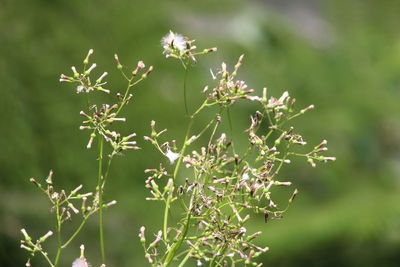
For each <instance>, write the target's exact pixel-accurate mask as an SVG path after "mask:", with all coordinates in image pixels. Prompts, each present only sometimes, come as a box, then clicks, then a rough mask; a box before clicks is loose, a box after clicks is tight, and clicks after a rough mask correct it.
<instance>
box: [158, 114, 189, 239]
mask: <svg viewBox="0 0 400 267" xmlns="http://www.w3.org/2000/svg"><path fill="white" fill-rule="evenodd" d="M192 125H193V116H192V117H191V119H190V121H189V125H188V128H187V130H186V135H185V139H184V142H183V145H182V148H181V150H180V152H179V154H180V157H179V158H178V161H177V163H176V165H175V169H174V174H173V179H174V181H175V180H176V176H177V174H178V170H179V167H180V165H181V162H182V156H183V154H184V153H185V150H186V147H187V140H188V139H189V135H190V131H191V129H192ZM171 199H172V195H171V194H169V195H168V197H167V201H166V202H165V209H164V224H163V237H164V239H165V240H168V236H167V228H168V211H169V206H170V203H171Z"/></svg>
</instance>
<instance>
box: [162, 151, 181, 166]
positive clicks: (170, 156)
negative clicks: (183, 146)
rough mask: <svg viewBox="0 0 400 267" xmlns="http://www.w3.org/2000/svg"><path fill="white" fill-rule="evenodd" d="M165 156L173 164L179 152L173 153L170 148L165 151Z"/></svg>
mask: <svg viewBox="0 0 400 267" xmlns="http://www.w3.org/2000/svg"><path fill="white" fill-rule="evenodd" d="M165 156H166V157H167V158H168V159H169V162H170V163H171V164H174V162H175V160H177V159H178V158H179V157H180V154H179V153H175V152H173V151H171V150H170V149H168V150H167V153H165Z"/></svg>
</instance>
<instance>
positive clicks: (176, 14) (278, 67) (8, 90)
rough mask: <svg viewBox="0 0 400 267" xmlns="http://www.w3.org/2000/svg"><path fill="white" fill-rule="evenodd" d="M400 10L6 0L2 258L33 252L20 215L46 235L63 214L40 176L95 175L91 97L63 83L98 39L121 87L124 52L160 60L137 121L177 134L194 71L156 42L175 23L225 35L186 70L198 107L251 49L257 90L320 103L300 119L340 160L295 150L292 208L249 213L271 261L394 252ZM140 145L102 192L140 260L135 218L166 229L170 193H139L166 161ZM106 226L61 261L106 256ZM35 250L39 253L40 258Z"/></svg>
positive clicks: (397, 238) (246, 110)
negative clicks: (268, 216) (214, 79)
mask: <svg viewBox="0 0 400 267" xmlns="http://www.w3.org/2000/svg"><path fill="white" fill-rule="evenodd" d="M288 2H289V1H288ZM290 2H292V1H290ZM294 3H296V4H294ZM302 12H303V13H302ZM399 12H400V3H399V2H398V1H396V0H382V1H379V2H377V1H372V0H369V1H361V0H359V1H357V0H352V1H346V0H339V1H335V0H331V1H320V2H317V1H305V0H304V1H293V3H292V4H290V3H286V4H282V3H281V4H279V1H238V0H219V1H211V0H206V1H183V0H181V1H174V2H172V1H156V0H148V1H128V0H125V1H122V0H120V1H105V0H98V1H90V0H83V1H82V0H80V1H78V0H70V1H60V0H59V1H46V0H34V1H32V0H29V1H28V0H19V1H12V0H0V32H1V35H0V47H1V49H0V87H1V95H0V119H1V122H2V124H1V134H0V177H1V180H0V229H1V230H0V266H22V265H23V263H24V261H25V253H24V252H23V251H21V250H20V249H19V240H20V238H21V236H20V233H19V229H20V228H22V227H27V228H28V229H30V230H29V231H30V232H32V233H37V235H40V234H44V233H45V232H46V231H47V230H48V229H49V228H50V227H52V224H53V222H52V221H50V220H49V218H50V216H49V212H48V211H49V210H48V208H49V206H48V204H47V203H46V202H45V200H44V198H42V196H41V195H40V194H39V192H37V191H36V190H35V188H34V186H32V185H31V184H29V182H28V178H29V177H37V178H42V177H44V176H45V175H46V174H47V173H48V170H49V169H50V168H52V169H53V170H54V172H55V176H54V180H55V182H56V184H57V185H59V186H60V187H66V188H72V187H73V186H75V185H78V184H80V183H82V184H84V185H85V186H89V187H90V186H93V185H94V184H95V182H96V178H95V177H96V161H95V157H96V156H95V153H93V152H94V151H90V150H89V151H88V150H86V149H85V148H84V147H85V145H86V142H87V136H86V133H84V132H82V131H79V130H78V126H79V122H80V117H79V111H80V109H81V107H82V105H83V102H82V101H83V100H82V99H81V98H80V97H79V96H78V95H76V93H75V91H74V89H73V88H70V87H68V86H65V85H64V84H60V83H59V82H58V78H59V74H60V73H67V72H69V68H70V66H72V65H77V66H79V64H78V63H79V62H81V60H82V59H83V57H84V56H85V54H86V52H87V51H88V49H90V48H93V49H94V50H95V54H94V59H95V61H96V62H97V64H98V72H101V71H103V70H104V71H109V72H110V80H111V81H110V84H111V85H112V87H111V89H113V88H122V87H123V86H124V83H123V80H122V79H120V77H119V74H118V72H117V71H116V69H115V65H114V61H113V54H114V53H118V54H119V55H120V58H121V61H122V62H123V63H124V64H125V65H129V64H131V65H132V66H134V65H135V62H137V61H138V60H143V61H144V62H145V63H146V64H147V65H154V66H155V71H154V72H153V73H152V75H151V77H150V78H149V79H148V80H146V81H145V82H144V83H143V84H141V85H140V86H139V87H138V88H137V89H136V91H135V94H134V102H133V103H132V104H131V105H130V106H129V107H128V110H129V114H127V116H128V117H129V118H130V120H129V121H128V123H129V124H130V123H132V124H133V128H134V129H136V132H137V133H138V136H143V135H145V134H148V133H149V122H150V120H152V119H155V120H156V121H157V122H158V125H160V126H159V127H160V128H162V127H165V128H168V130H169V134H170V136H171V138H176V139H177V140H179V138H181V137H182V135H183V131H184V130H183V128H184V127H185V123H186V120H185V117H184V115H183V114H184V112H183V103H182V96H181V87H182V85H181V84H182V78H183V71H182V69H181V67H180V66H179V64H178V63H177V62H174V61H171V60H166V59H165V58H164V57H163V55H162V54H161V47H160V39H161V37H162V36H163V35H164V34H165V33H166V32H167V31H168V30H170V29H172V30H174V31H176V32H180V33H183V34H185V35H188V36H190V37H192V38H194V39H196V40H197V43H198V46H199V47H211V46H217V47H218V48H219V52H218V53H217V54H215V55H214V54H213V55H210V56H208V57H206V58H203V59H202V61H201V62H199V64H198V65H197V67H196V68H194V70H193V71H192V72H191V73H190V76H189V83H190V85H191V88H192V89H191V92H190V94H189V97H190V98H191V99H193V100H192V105H193V106H194V105H195V104H196V103H198V101H200V100H199V97H198V96H199V94H200V93H199V92H200V91H201V89H202V88H203V87H204V85H206V84H210V83H211V77H210V75H209V68H210V67H211V68H214V69H215V68H217V67H218V66H219V64H220V62H221V61H226V62H227V63H228V64H233V63H234V62H235V61H236V59H237V58H238V56H239V55H240V54H242V53H244V54H245V55H246V57H245V61H244V65H243V67H242V72H241V73H240V77H241V78H243V79H245V80H246V81H247V83H248V84H249V85H252V86H253V87H254V88H255V89H257V90H260V89H261V88H262V87H264V86H266V87H268V89H269V94H273V95H280V94H281V93H282V92H283V91H284V90H289V92H290V94H291V95H292V96H294V97H296V98H297V100H298V105H299V106H306V105H308V104H311V103H313V104H315V105H316V110H315V111H313V112H311V113H309V114H307V116H305V117H302V118H301V119H300V120H298V121H297V122H296V127H298V128H300V129H301V130H302V131H303V132H304V136H305V137H308V141H309V142H311V143H316V142H318V141H320V140H321V138H326V139H328V140H329V147H330V148H331V149H332V151H331V153H330V154H332V155H335V156H336V157H337V158H338V160H337V161H336V162H335V163H334V164H331V165H330V166H320V167H319V168H317V169H316V170H314V169H312V168H311V167H309V166H306V167H305V166H304V164H303V162H294V163H293V164H292V167H291V168H289V170H287V171H286V175H287V176H288V179H290V180H291V181H293V182H294V183H295V185H296V187H297V188H299V189H300V192H301V194H300V195H299V196H298V198H297V199H296V202H295V205H293V206H292V207H291V210H290V211H289V212H288V214H287V217H286V218H285V219H284V220H282V221H275V222H272V223H267V224H264V222H263V218H254V227H257V228H261V229H262V230H263V232H264V235H263V238H264V242H265V244H266V245H270V247H271V249H270V252H268V253H267V254H266V255H265V265H266V266H282V267H283V266H285V267H288V266H378V265H379V266H398V262H400V254H399V253H398V251H399V249H400V207H399V205H398V204H397V203H399V202H400V195H399V192H400V188H399V181H400V180H399V179H400V152H399V148H400V106H399V103H398V102H399V97H400V93H399V92H400V89H399V88H400V33H399V31H398V29H399V26H400V21H399V18H398V14H399ZM299 14H300V15H301V14H303V16H299ZM304 14H305V15H304ZM296 18H297V20H296ZM310 32H311V33H312V35H309V34H308V33H310ZM251 112H252V107H249V106H244V105H240V104H239V105H238V106H237V107H236V108H234V110H232V115H233V117H234V121H235V123H234V129H243V128H245V127H246V126H247V124H248V118H249V117H248V114H250V113H251ZM129 128H132V127H131V126H129ZM235 135H238V136H239V135H240V132H235ZM139 145H140V146H142V148H143V149H142V151H139V152H133V153H128V154H127V155H126V156H125V157H122V158H120V159H118V160H117V161H116V164H115V165H114V166H113V168H112V173H111V177H110V178H111V179H110V183H109V188H108V189H109V191H108V192H107V193H106V194H107V195H106V198H108V199H110V200H111V199H117V200H118V201H119V205H117V206H115V207H113V208H112V209H110V211H107V213H106V233H107V239H106V240H107V243H106V250H108V253H109V258H110V266H143V265H144V264H145V263H144V259H143V253H142V249H141V247H140V244H139V242H138V238H137V232H138V229H139V227H140V226H141V225H144V224H146V225H153V229H149V232H150V231H153V232H155V231H156V230H158V227H160V225H157V224H155V223H154V222H157V221H159V220H160V219H161V217H162V215H161V212H160V211H159V209H160V208H161V207H160V206H158V205H159V204H157V203H152V202H145V200H144V197H145V195H146V192H145V190H143V186H144V179H145V175H144V174H143V169H145V168H150V167H153V166H154V163H155V162H158V161H163V160H165V159H162V158H160V156H159V155H158V154H157V152H155V151H154V150H153V149H152V147H151V146H149V145H147V144H145V143H144V142H143V141H141V142H140V143H139ZM111 180H112V181H111ZM96 226H97V222H96V220H95V219H92V220H91V223H90V224H89V225H88V227H87V230H86V231H85V234H84V236H82V237H81V238H79V239H77V240H75V247H76V251H69V254H68V255H66V257H65V260H66V262H65V266H69V265H70V264H69V263H68V262H72V260H73V259H74V257H76V255H78V253H79V244H80V243H82V242H85V243H86V247H87V255H88V258H89V259H90V260H91V261H92V262H93V264H94V266H97V265H96V264H97V263H98V262H99V257H98V247H97V246H98V242H97V229H96ZM34 264H35V265H34V266H42V265H41V264H42V263H41V261H40V260H38V259H36V261H34Z"/></svg>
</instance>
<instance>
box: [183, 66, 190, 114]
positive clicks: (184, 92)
mask: <svg viewBox="0 0 400 267" xmlns="http://www.w3.org/2000/svg"><path fill="white" fill-rule="evenodd" d="M188 72H189V67H185V76H184V78H183V100H184V102H185V112H186V116H188V117H189V108H188V105H187V95H186V84H187V76H188Z"/></svg>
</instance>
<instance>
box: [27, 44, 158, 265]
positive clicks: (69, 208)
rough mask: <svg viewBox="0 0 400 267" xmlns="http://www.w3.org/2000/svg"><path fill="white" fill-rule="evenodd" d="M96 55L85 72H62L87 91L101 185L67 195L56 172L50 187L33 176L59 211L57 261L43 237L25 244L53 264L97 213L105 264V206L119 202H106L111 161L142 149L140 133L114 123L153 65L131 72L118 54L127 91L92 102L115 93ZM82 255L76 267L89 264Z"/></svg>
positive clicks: (87, 125) (87, 126) (88, 126)
mask: <svg viewBox="0 0 400 267" xmlns="http://www.w3.org/2000/svg"><path fill="white" fill-rule="evenodd" d="M92 55H93V49H90V50H89V52H88V53H87V55H86V57H85V58H84V60H83V66H82V71H81V72H79V71H78V70H77V68H76V67H74V66H73V67H71V69H72V72H73V74H72V76H67V75H64V74H61V77H60V82H68V83H73V84H75V85H76V92H77V93H84V94H85V96H86V99H87V106H86V107H85V108H84V109H83V110H81V111H80V115H82V117H84V120H83V122H82V124H81V126H80V127H79V129H80V130H86V131H89V138H88V139H89V141H88V142H87V145H86V147H87V148H88V149H91V148H92V147H93V144H94V143H95V142H96V141H97V144H98V157H97V160H98V174H97V186H96V188H95V189H94V190H93V191H92V192H90V193H86V194H80V193H79V191H80V190H81V188H82V185H81V186H78V187H77V188H76V189H74V190H72V191H71V192H70V193H69V194H67V193H66V191H65V190H61V191H59V192H56V191H54V188H53V185H52V172H50V174H49V176H48V177H47V179H46V183H47V187H46V188H45V187H44V186H42V185H41V184H40V183H39V182H37V181H36V180H35V179H33V178H32V179H31V181H32V182H33V183H34V184H36V185H37V186H38V188H39V189H41V191H42V192H43V193H45V194H46V195H47V196H48V198H49V200H50V201H51V203H52V212H54V213H55V216H56V221H57V223H56V229H55V233H56V234H57V252H56V255H55V257H54V260H51V259H50V257H48V255H47V252H44V251H43V250H42V247H41V244H42V243H43V242H44V240H42V239H39V241H40V242H39V243H32V242H28V240H27V239H26V238H25V240H24V242H25V243H24V244H23V245H24V246H23V247H24V248H25V249H27V250H29V252H31V256H33V255H34V254H35V252H39V251H40V252H41V253H42V255H43V256H45V258H46V260H47V261H48V263H49V265H50V266H52V267H53V266H54V267H56V266H58V264H59V259H60V255H61V251H62V250H63V249H65V248H66V247H67V246H68V245H69V244H70V243H71V242H72V241H73V239H75V237H76V236H77V235H78V234H79V233H80V231H81V230H82V229H83V227H84V225H85V224H86V222H87V220H88V219H89V217H91V216H92V215H93V214H94V213H97V212H98V213H99V241H100V242H99V243H100V255H101V262H102V266H103V267H104V266H105V264H106V258H105V246H104V243H105V242H104V231H103V209H104V208H106V207H109V206H111V205H114V204H116V201H115V200H113V201H110V202H105V200H104V192H105V185H106V181H107V177H108V175H109V170H110V166H111V162H112V160H113V159H114V157H115V156H116V155H120V154H121V153H122V152H124V151H126V150H138V149H139V147H138V146H137V144H136V141H135V140H133V138H134V137H135V136H136V134H135V133H132V132H131V133H129V134H127V135H125V134H122V133H120V132H118V131H117V130H116V129H115V128H114V125H115V123H121V122H125V121H126V120H127V119H126V118H125V117H122V116H121V113H122V111H123V109H124V108H125V107H126V106H127V105H128V104H129V103H130V101H131V99H132V97H133V95H132V93H131V90H132V88H133V87H134V86H136V85H137V84H138V83H140V82H141V81H143V80H145V79H146V78H147V77H148V75H149V74H150V73H151V72H152V71H153V67H152V66H150V67H149V68H147V69H146V66H145V64H144V63H143V62H142V61H139V62H138V63H137V65H136V66H135V67H134V68H133V69H131V70H130V71H129V72H127V69H128V68H127V67H125V66H123V65H122V64H121V62H120V60H119V57H118V56H117V55H114V59H115V61H116V63H117V69H118V70H120V71H121V74H122V76H123V77H124V79H125V80H126V81H127V87H126V89H125V91H123V92H117V93H116V94H115V98H114V101H115V103H112V104H104V103H102V104H100V103H92V99H91V97H90V95H91V94H92V93H94V92H97V91H101V92H105V93H107V94H113V92H112V91H111V90H110V89H105V88H104V86H105V85H106V84H107V82H105V81H104V79H105V77H106V76H107V75H108V72H103V74H101V75H100V76H95V78H93V76H94V69H95V68H96V67H97V64H96V63H92V62H91V57H92ZM104 143H108V144H109V148H108V149H104ZM106 155H107V159H108V160H107V163H106V164H103V162H104V161H105V156H106ZM76 201H80V208H79V206H77V204H76V203H75V202H76ZM73 214H81V216H82V218H81V223H80V224H79V226H78V228H77V229H76V230H75V231H74V232H73V234H72V235H71V236H69V237H65V236H64V235H62V233H61V232H62V231H61V230H62V226H63V224H64V223H65V222H66V221H69V220H71V219H72V217H73V216H72V215H73ZM81 256H82V255H81ZM82 257H83V256H82ZM82 257H81V258H78V259H77V260H76V261H75V262H74V263H73V266H74V267H75V266H77V267H81V266H82V267H83V266H85V267H87V266H89V264H88V263H87V261H86V259H84V258H82ZM29 262H30V261H29Z"/></svg>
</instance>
